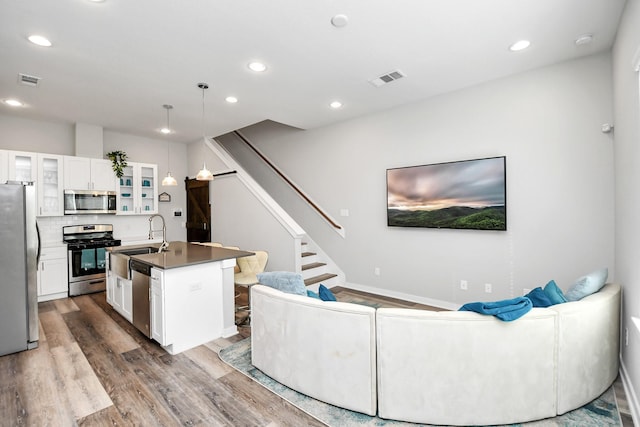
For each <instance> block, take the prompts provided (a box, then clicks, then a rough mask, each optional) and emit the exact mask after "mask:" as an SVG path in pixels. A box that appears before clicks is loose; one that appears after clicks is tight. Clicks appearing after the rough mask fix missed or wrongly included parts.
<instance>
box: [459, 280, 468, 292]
mask: <svg viewBox="0 0 640 427" xmlns="http://www.w3.org/2000/svg"><path fill="white" fill-rule="evenodd" d="M460 289H462V290H463V291H466V290H467V289H469V283H467V281H466V280H460Z"/></svg>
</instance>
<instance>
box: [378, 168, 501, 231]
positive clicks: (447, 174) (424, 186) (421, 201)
mask: <svg viewBox="0 0 640 427" xmlns="http://www.w3.org/2000/svg"><path fill="white" fill-rule="evenodd" d="M506 208H507V205H506V158H505V157H491V158H486V159H476V160H464V161H458V162H450V163H438V164H432V165H423V166H411V167H403V168H396V169H387V224H388V225H389V226H396V227H426V228H456V229H474V230H506V229H507V210H506Z"/></svg>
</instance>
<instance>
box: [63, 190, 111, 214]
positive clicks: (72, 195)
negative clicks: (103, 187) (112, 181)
mask: <svg viewBox="0 0 640 427" xmlns="http://www.w3.org/2000/svg"><path fill="white" fill-rule="evenodd" d="M115 213H116V192H115V191H93V190H64V214H65V215H82V214H115Z"/></svg>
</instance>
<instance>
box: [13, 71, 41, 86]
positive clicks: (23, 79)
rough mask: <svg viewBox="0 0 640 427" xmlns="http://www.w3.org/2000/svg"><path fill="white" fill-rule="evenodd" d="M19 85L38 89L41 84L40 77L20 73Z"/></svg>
mask: <svg viewBox="0 0 640 427" xmlns="http://www.w3.org/2000/svg"><path fill="white" fill-rule="evenodd" d="M18 83H20V84H23V85H26V86H31V87H36V86H38V84H39V83H40V77H36V76H30V75H28V74H22V73H20V74H18Z"/></svg>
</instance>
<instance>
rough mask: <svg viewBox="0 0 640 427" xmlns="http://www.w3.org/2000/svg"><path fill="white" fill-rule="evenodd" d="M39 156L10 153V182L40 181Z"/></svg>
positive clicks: (19, 152)
mask: <svg viewBox="0 0 640 427" xmlns="http://www.w3.org/2000/svg"><path fill="white" fill-rule="evenodd" d="M37 168H38V154H37V153H29V152H26V151H9V180H10V181H32V182H35V181H37V180H38V172H37V170H38V169H37Z"/></svg>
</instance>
